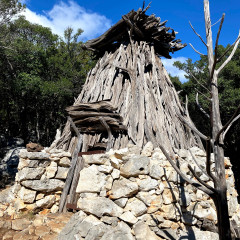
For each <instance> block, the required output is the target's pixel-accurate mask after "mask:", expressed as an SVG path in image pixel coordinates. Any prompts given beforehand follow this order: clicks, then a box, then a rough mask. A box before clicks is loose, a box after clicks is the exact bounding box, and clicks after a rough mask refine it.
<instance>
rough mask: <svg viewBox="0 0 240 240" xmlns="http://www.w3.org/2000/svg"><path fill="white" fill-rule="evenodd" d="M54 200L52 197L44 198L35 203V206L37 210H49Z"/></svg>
mask: <svg viewBox="0 0 240 240" xmlns="http://www.w3.org/2000/svg"><path fill="white" fill-rule="evenodd" d="M55 199H56V198H55V196H54V195H49V196H46V197H45V198H43V199H41V200H38V201H36V206H37V207H38V208H50V207H52V205H53V204H54V203H55Z"/></svg>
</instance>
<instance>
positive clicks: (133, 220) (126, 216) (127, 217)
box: [119, 211, 138, 225]
mask: <svg viewBox="0 0 240 240" xmlns="http://www.w3.org/2000/svg"><path fill="white" fill-rule="evenodd" d="M119 218H120V219H122V220H123V221H124V222H127V223H129V224H132V225H133V224H135V223H136V222H137V221H138V219H137V218H136V217H135V216H134V215H133V214H132V212H130V211H127V212H124V213H123V214H122V215H121V216H120V217H119Z"/></svg>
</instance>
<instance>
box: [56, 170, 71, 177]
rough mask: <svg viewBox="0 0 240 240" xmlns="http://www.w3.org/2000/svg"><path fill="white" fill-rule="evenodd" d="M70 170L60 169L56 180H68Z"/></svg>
mask: <svg viewBox="0 0 240 240" xmlns="http://www.w3.org/2000/svg"><path fill="white" fill-rule="evenodd" d="M68 170H69V168H65V167H58V169H57V174H56V176H55V178H56V179H66V178H67V174H68Z"/></svg>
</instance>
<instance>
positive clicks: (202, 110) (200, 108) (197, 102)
mask: <svg viewBox="0 0 240 240" xmlns="http://www.w3.org/2000/svg"><path fill="white" fill-rule="evenodd" d="M196 104H197V106H198V108H199V110H200V111H201V112H202V113H203V114H204V115H205V116H206V117H207V118H208V119H209V118H210V116H209V114H208V113H207V112H206V111H205V110H204V109H203V108H202V106H201V105H200V104H199V101H198V93H196Z"/></svg>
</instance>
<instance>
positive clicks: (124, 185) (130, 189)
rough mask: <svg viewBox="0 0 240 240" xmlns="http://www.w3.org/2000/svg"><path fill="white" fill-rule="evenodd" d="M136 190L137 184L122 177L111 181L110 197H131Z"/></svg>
mask: <svg viewBox="0 0 240 240" xmlns="http://www.w3.org/2000/svg"><path fill="white" fill-rule="evenodd" d="M137 191H138V184H137V183H135V182H131V181H130V180H128V179H126V178H123V179H120V180H115V181H114V182H113V186H112V190H111V194H110V198H111V199H118V198H124V197H131V196H133V195H134V194H135V193H137Z"/></svg>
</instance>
